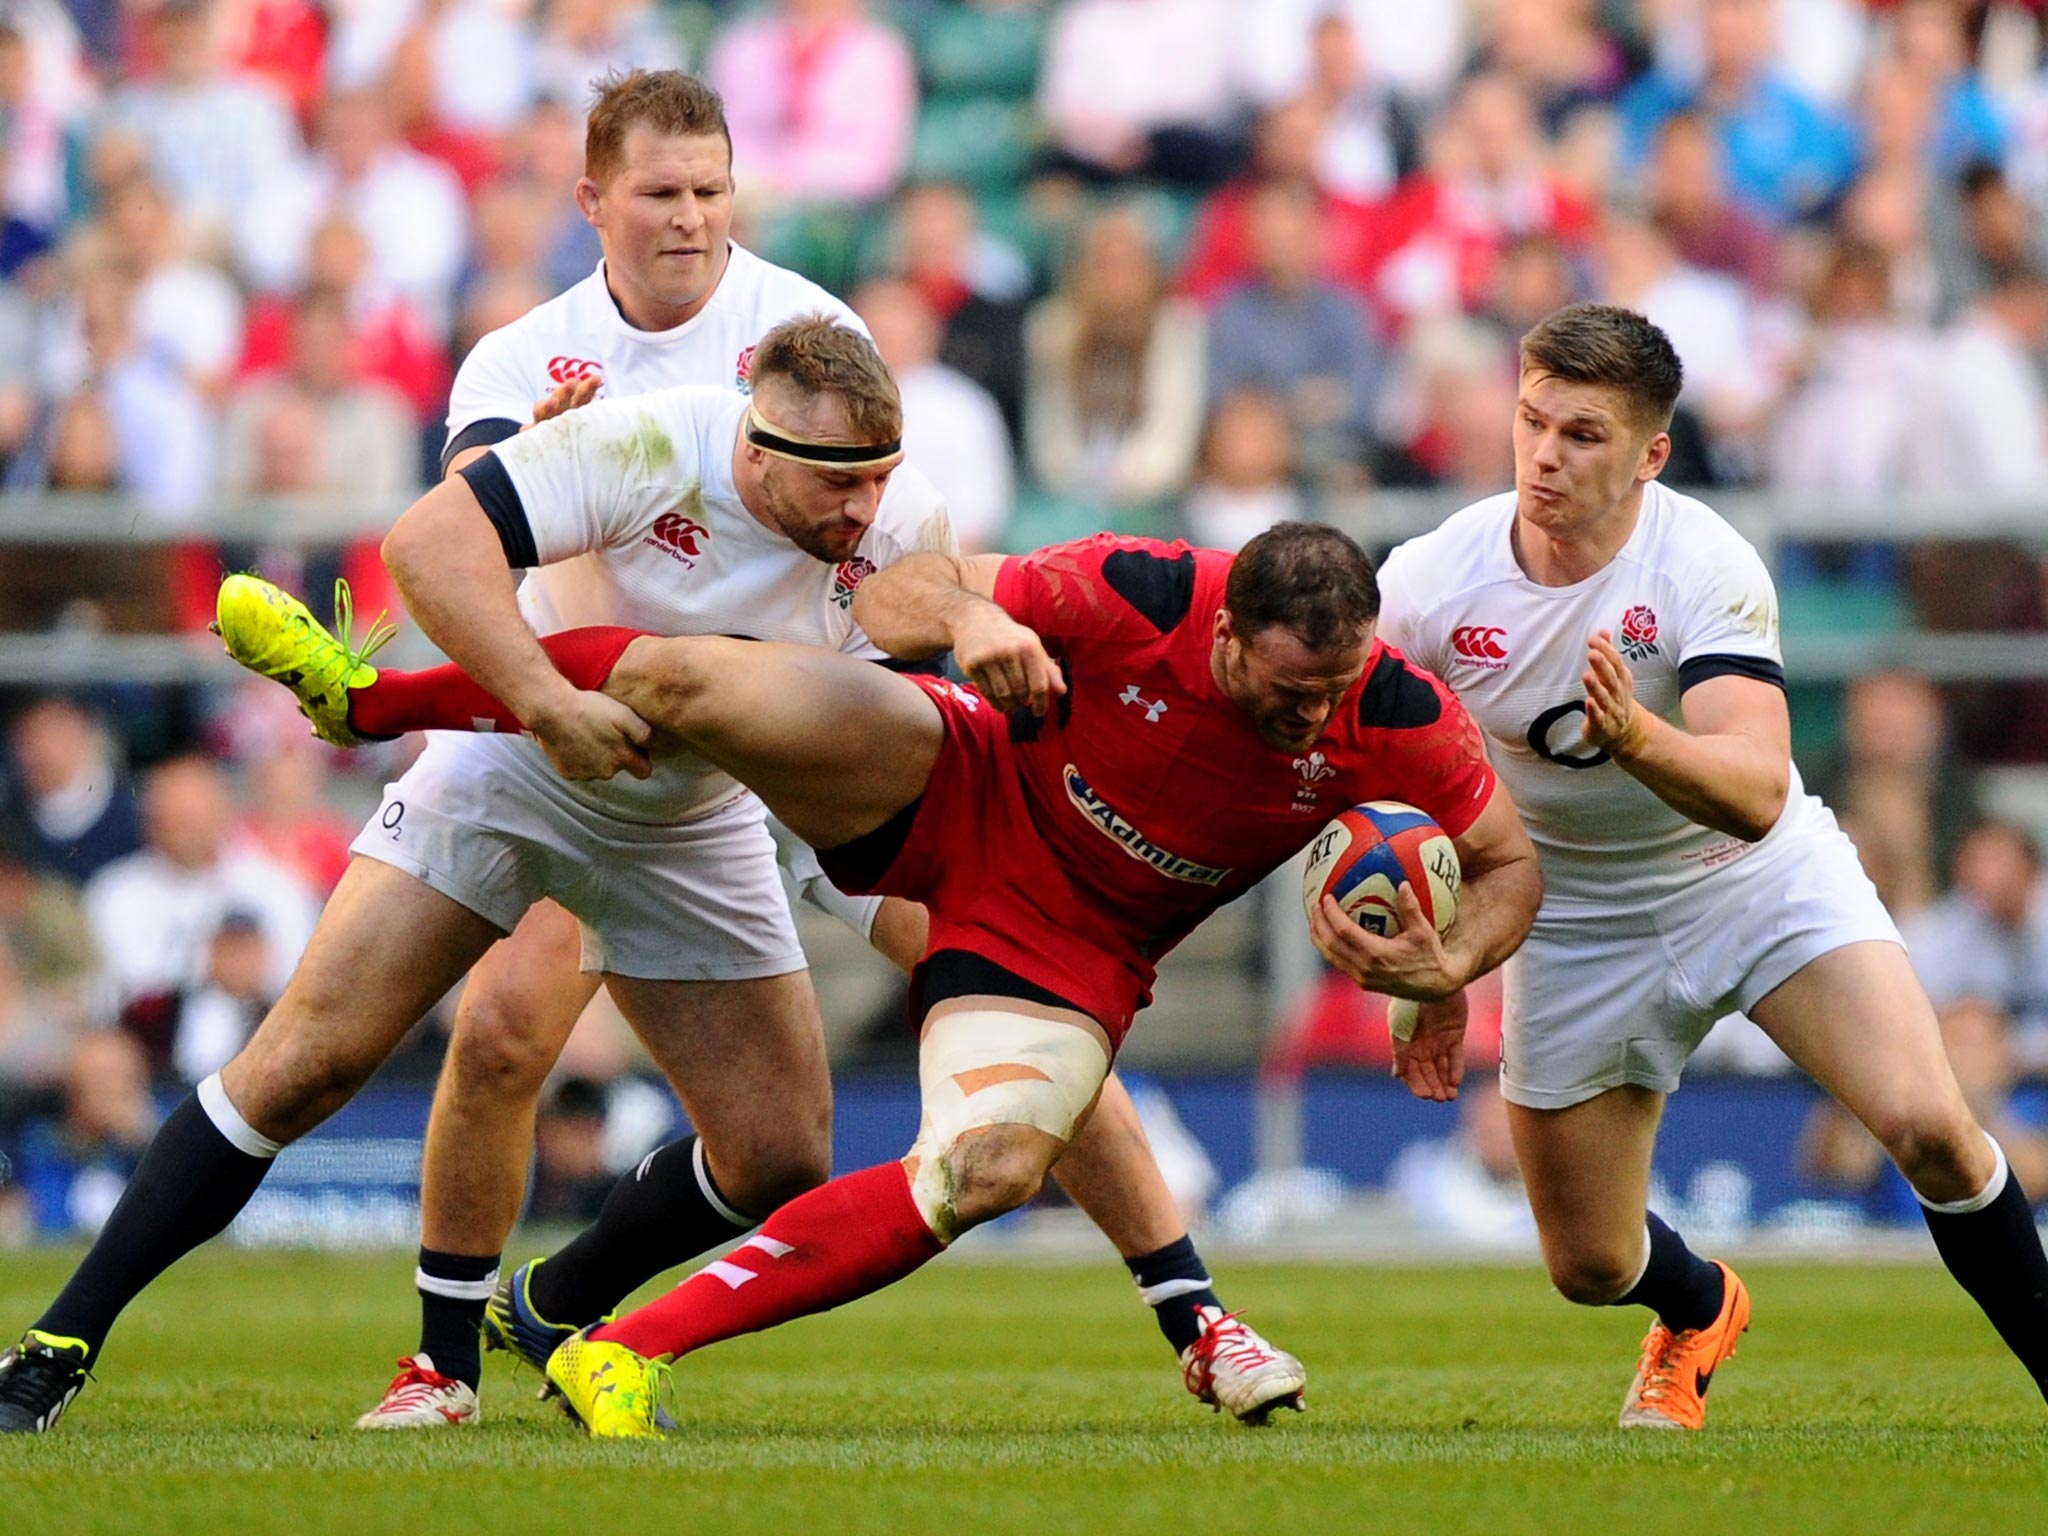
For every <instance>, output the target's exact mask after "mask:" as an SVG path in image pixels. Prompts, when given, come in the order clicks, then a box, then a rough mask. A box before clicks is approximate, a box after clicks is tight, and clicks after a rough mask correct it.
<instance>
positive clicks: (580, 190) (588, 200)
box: [576, 176, 604, 229]
mask: <svg viewBox="0 0 2048 1536" xmlns="http://www.w3.org/2000/svg"><path fill="white" fill-rule="evenodd" d="M603 197H604V193H603V192H602V190H601V189H600V188H599V187H598V185H597V183H596V182H594V181H592V180H591V179H590V178H589V177H588V176H583V177H579V178H578V179H577V182H576V207H577V209H578V210H579V211H580V212H581V213H582V215H583V222H584V223H586V224H588V225H589V226H590V227H591V228H592V229H596V228H598V227H599V226H598V218H599V215H600V213H601V212H602V210H603Z"/></svg>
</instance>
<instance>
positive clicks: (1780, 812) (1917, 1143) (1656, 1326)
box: [1317, 305, 2048, 1429]
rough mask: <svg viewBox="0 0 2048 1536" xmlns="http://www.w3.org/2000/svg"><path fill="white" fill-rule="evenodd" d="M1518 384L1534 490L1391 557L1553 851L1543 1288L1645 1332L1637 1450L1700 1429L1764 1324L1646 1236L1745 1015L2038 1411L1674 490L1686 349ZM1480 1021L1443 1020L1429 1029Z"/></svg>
mask: <svg viewBox="0 0 2048 1536" xmlns="http://www.w3.org/2000/svg"><path fill="white" fill-rule="evenodd" d="M1521 363H1522V376H1521V397H1520V401H1519V403H1518V404H1517V407H1516V411H1515V421H1514V445H1515V489H1514V490H1513V491H1512V492H1510V493H1508V494H1505V495H1501V496H1495V497H1492V498H1489V499H1488V500H1485V501H1482V502H1479V503H1477V504H1475V505H1473V506H1470V507H1467V508H1466V509H1464V510H1463V511H1461V512H1459V513H1457V514H1455V515H1454V516H1452V517H1451V518H1449V519H1447V520H1446V521H1445V523H1444V524H1443V525H1442V526H1441V527H1440V528H1438V529H1437V530H1435V531H1434V532H1432V533H1428V534H1425V535H1423V536H1422V537H1420V538H1417V539H1414V540H1411V541H1410V542H1409V543H1407V544H1405V545H1403V546H1402V547H1401V548H1400V549H1398V550H1396V551H1395V552H1394V554H1393V555H1392V557H1391V558H1389V560H1388V561H1387V563H1386V566H1385V568H1384V569H1383V570H1382V571H1381V573H1380V585H1381V591H1382V593H1383V603H1384V606H1383V609H1382V614H1381V619H1380V633H1381V635H1382V636H1383V637H1384V638H1385V639H1386V640H1387V642H1388V643H1389V644H1392V645H1395V646H1398V647H1399V648H1400V649H1401V651H1402V652H1403V653H1404V654H1405V655H1406V656H1408V657H1409V659H1411V660H1412V661H1414V662H1416V663H1418V664H1419V665H1421V666H1424V667H1427V668H1429V669H1430V670H1431V671H1433V672H1435V673H1436V674H1437V675H1438V676H1440V677H1441V678H1443V679H1444V680H1445V681H1446V682H1448V683H1449V684H1451V685H1452V686H1453V687H1454V688H1455V689H1456V690H1457V692H1458V696H1459V697H1460V698H1461V699H1462V700H1463V701H1464V703H1465V706H1466V708H1468V709H1469V710H1470V711H1471V712H1472V714H1473V715H1474V716H1475V717H1476V718H1477V719H1478V720H1479V722H1480V724H1481V726H1482V727H1483V728H1484V729H1485V731H1486V733H1487V735H1488V737H1489V739H1490V745H1491V753H1492V757H1493V762H1494V765H1495V767H1496V769H1497V770H1498V771H1499V773H1500V776H1501V779H1502V781H1503V782H1504V783H1506V784H1507V785H1508V787H1509V788H1510V789H1511V790H1512V792H1513V794H1514V797H1515V800H1516V803H1517V805H1518V806H1519V807H1520V809H1521V813H1522V816H1523V818H1524V820H1525V821H1526V822H1527V824H1528V827H1529V832H1530V836H1531V839H1532V840H1533V841H1534V843H1535V845H1536V849H1537V853H1538V857H1539V861H1540V863H1541V866H1542V870H1543V877H1544V897H1543V904H1542V907H1541V910H1540V911H1539V913H1538V916H1537V919H1536V924H1535V927H1534V929H1533V930H1532V931H1531V933H1530V935H1529V938H1528V940H1527V942H1526V943H1525V944H1524V945H1523V946H1522V949H1521V951H1520V952H1519V953H1518V954H1517V955H1515V957H1514V958H1513V959H1511V960H1510V961H1509V962H1508V964H1507V970H1506V986H1507V1006H1506V1019H1505V1026H1504V1029H1505V1036H1504V1039H1503V1043H1502V1051H1501V1089H1502V1093H1503V1095H1504V1096H1505V1097H1506V1099H1507V1100H1508V1104H1509V1114H1510V1118H1511V1124H1512V1126H1513V1131H1514V1141H1515V1151H1516V1155H1517V1157H1518V1159H1519V1160H1520V1163H1521V1168H1522V1175H1523V1179H1524V1181H1525V1183H1526V1185H1527V1187H1528V1192H1529V1199H1530V1203H1531V1205H1532V1206H1533V1207H1534V1209H1535V1213H1536V1220H1537V1226H1538V1229H1539V1231H1540V1233H1541V1237H1542V1244H1543V1253H1544V1258H1545V1261H1546V1263H1547V1264H1548V1266H1549V1270H1550V1277H1551V1280H1552V1281H1553V1283H1555V1285H1556V1286H1557V1288H1558V1290H1559V1291H1561V1292H1562V1293H1563V1294H1564V1295H1565V1297H1566V1298H1567V1299H1569V1300H1571V1301H1574V1302H1578V1303H1580V1304H1582V1305H1588V1306H1616V1305H1640V1306H1646V1307H1648V1308H1650V1309H1651V1310H1652V1312H1654V1313H1655V1314H1656V1318H1655V1321H1654V1322H1653V1324H1652V1326H1651V1328H1650V1331H1649V1335H1648V1337H1647V1338H1646V1339H1645V1340H1644V1342H1643V1346H1642V1351H1641V1356H1640V1359H1639V1361H1638V1365H1637V1370H1636V1376H1635V1380H1634V1382H1633V1383H1632V1384H1631V1386H1630V1387H1629V1390H1628V1393H1627V1395H1626V1398H1625V1400H1624V1403H1623V1406H1622V1412H1621V1422H1622V1424H1623V1425H1624V1426H1629V1427H1644V1428H1676V1429H1698V1428H1700V1427H1701V1425H1702V1424H1703V1423H1704V1420H1705V1412H1706V1404H1705V1398H1706V1392H1707V1387H1708V1383H1709V1382H1710V1380H1711V1379H1712V1377H1713V1374H1714V1371H1715V1369H1716V1368H1717V1367H1718V1366H1719V1365H1720V1363H1721V1362H1722V1361H1723V1360H1725V1359H1726V1358H1727V1357H1728V1356H1729V1355H1731V1354H1733V1353H1734V1351H1735V1345H1736V1341H1737V1338H1738V1337H1739V1335H1740V1334H1741V1333H1742V1331H1743V1329H1744V1328H1746V1327H1747V1326H1748V1323H1749V1316H1750V1301H1749V1296H1748V1293H1747V1291H1746V1290H1745V1288H1744V1286H1743V1284H1742V1281H1741V1280H1740V1279H1738V1278H1737V1277H1736V1275H1735V1274H1734V1272H1733V1271H1732V1270H1730V1269H1729V1268H1728V1266H1727V1265H1726V1264H1723V1263H1720V1262H1719V1261H1709V1260H1705V1259H1702V1258H1700V1257H1698V1256H1697V1255H1695V1254H1693V1253H1692V1252H1691V1251H1690V1250H1689V1249H1688V1248H1687V1247H1686V1245H1685V1243H1684V1241H1683V1240H1682V1239H1681V1238H1680V1237H1679V1235H1678V1234H1677V1233H1676V1232H1674V1231H1673V1230H1672V1229H1671V1228H1670V1227H1669V1226H1667V1225H1666V1224H1665V1223H1664V1222H1663V1221H1661V1220H1660V1219H1659V1218H1658V1217H1657V1216H1655V1215H1654V1214H1651V1213H1649V1211H1648V1209H1647V1204H1648V1189H1649V1178H1650V1162H1651V1153H1652V1150H1653V1148H1654V1145H1655V1141H1656V1134H1657V1122H1658V1119H1659V1117H1660V1115H1661V1113H1662V1111H1663V1105H1664V1098H1665V1095H1667V1094H1669V1093H1671V1092H1672V1091H1674V1090H1675V1089H1676V1088H1677V1087H1678V1084H1679V1077H1680V1074H1681V1073H1682V1071H1683V1069H1684V1066H1685V1061H1686V1058H1687V1056H1688V1055H1689V1054H1690V1053H1691V1052H1692V1050H1693V1048H1694V1047H1695V1046H1697V1045H1698V1044H1699V1042H1700V1040H1701V1038H1702V1037H1703V1036H1704V1035H1705V1034H1706V1032H1707V1030H1708V1028H1709V1027H1711V1025H1712V1024H1713V1022H1714V1020H1715V1019H1716V1018H1718V1017H1721V1016H1722V1015H1724V1014H1727V1013H1730V1012H1733V1011H1736V1010H1738V1009H1739V1010H1741V1011H1743V1012H1745V1013H1747V1014H1748V1015H1749V1016H1750V1017H1751V1018H1752V1019H1754V1020H1755V1021H1756V1022H1757V1023H1758V1024H1759V1025H1760V1026H1761V1027H1762V1028H1763V1029H1764V1030H1765V1031H1766V1032H1767V1033H1768V1034H1769V1035H1770V1036H1771V1038H1772V1039H1773V1040H1775V1041H1776V1042H1777V1043H1778V1045H1779V1046H1780V1047H1782V1048H1783V1049H1784V1051H1785V1053H1786V1054H1787V1055H1788V1056H1790V1057H1791V1058H1792V1060H1793V1061H1795V1062H1796V1063H1798V1064H1799V1066H1800V1067H1802V1068H1803V1069H1804V1070H1805V1071H1807V1072H1808V1073H1809V1074H1811V1075H1812V1077H1813V1078H1814V1080H1815V1081H1817V1082H1818V1083H1819V1084H1820V1085H1821V1086H1822V1087H1824V1088H1826V1089H1827V1090H1828V1091H1829V1092H1830V1093H1832V1094H1833V1095H1834V1096H1835V1097H1836V1098H1837V1099H1839V1100H1840V1101H1841V1103H1842V1104H1843V1105H1844V1106H1845V1107H1846V1108H1847V1109H1849V1110H1850V1111H1851V1112H1852V1113H1853V1114H1855V1115H1856V1117H1857V1118H1858V1119H1859V1120H1861V1121H1862V1123H1863V1124H1864V1125H1865V1126H1867V1127H1868V1128H1869V1129H1870V1132H1871V1134H1872V1135H1874V1136H1875V1137H1877V1139H1878V1140H1879V1141H1880V1142H1882V1143H1883V1144H1884V1147H1885V1149H1886V1151H1887V1152H1889V1153H1890V1154H1891V1156H1892V1158H1893V1159H1894V1161H1896V1162H1897V1164H1898V1165H1899V1168H1900V1170H1901V1171H1902V1172H1903V1173H1904V1174H1905V1176H1906V1178H1907V1179H1908V1180H1909V1181H1910V1182H1911V1184H1912V1186H1913V1188H1914V1190H1915V1191H1916V1192H1917V1193H1918V1195H1919V1197H1920V1201H1921V1204H1922V1207H1923V1209H1924V1212H1925V1215H1926V1218H1927V1225H1928V1227H1929V1229H1930V1230H1931V1231H1932V1233H1933V1235H1934V1241H1935V1246H1936V1247H1937V1248H1938V1249H1939V1251H1940V1253H1941V1256H1942V1258H1943V1260H1944V1261H1945V1262H1946V1263H1947V1265H1948V1267H1949V1269H1950V1271H1951V1272H1952V1273H1953V1274H1954V1275H1955V1277H1956V1279H1957V1280H1958V1281H1959V1282H1960V1283H1961V1284H1962V1286H1963V1288H1964V1289H1965V1290H1966V1291H1968V1292H1969V1294H1970V1295H1971V1296H1972V1297H1973V1298H1974V1299H1975V1300H1976V1301H1977V1303H1978V1305H1979V1306H1980V1307H1982V1308H1983V1310H1984V1312H1985V1314H1986V1316H1988V1317H1989V1318H1990V1320H1991V1322H1992V1324H1993V1325H1994V1326H1995V1327H1996V1328H1997V1330H1998V1332H1999V1333H2000V1335H2001V1336H2002V1337H2003V1338H2004V1339H2005V1341H2006V1343H2007V1344H2008V1345H2009V1346H2010V1347H2011V1349H2012V1350H2013V1352H2014V1353H2015V1354H2016V1355H2018V1356H2019V1358H2020V1361H2021V1363H2022V1364H2023V1365H2025V1367H2026V1368H2027V1370H2028V1371H2029V1372H2030V1373H2032V1375H2033V1378H2034V1380H2035V1383H2036V1384H2037V1385H2038V1386H2041V1387H2042V1389H2043V1391H2044V1392H2048V1260H2044V1258H2043V1255H2042V1249H2041V1243H2040V1239H2039V1238H2038V1236H2037V1235H2036V1233H2035V1229H2034V1224H2033V1219H2032V1217H2031V1215H2030V1213H2029V1210H2028V1205H2027V1199H2026V1196H2025V1194H2024V1193H2023V1192H2022V1191H2021V1189H2020V1187H2019V1184H2018V1182H2017V1180H2015V1179H2014V1178H2013V1177H2012V1175H2011V1173H2010V1171H2009V1170H2008V1169H2007V1167H2006V1163H2005V1158H2004V1155H2003V1153H2002V1152H2000V1150H1999V1148H1998V1146H1997V1145H1996V1143H1995V1142H1993V1141H1992V1139H1991V1138H1990V1137H1989V1136H1988V1135H1987V1134H1986V1133H1985V1131H1984V1130H1983V1128H1982V1127H1981V1126H1980V1125H1978V1123H1977V1122H1976V1120H1975V1119H1973V1118H1972V1116H1971V1114H1970V1111H1969V1110H1968V1109H1967V1108H1966V1107H1965V1105H1964V1102H1963V1096H1962V1093H1961V1091H1960V1090H1959V1089H1958V1088H1957V1086H1956V1080H1955V1077H1954V1075H1953V1073H1952V1072H1951V1071H1950V1069H1949V1064H1948V1059H1947V1057H1946V1055H1945V1054H1944V1052H1943V1049H1942V1044H1941V1037H1940V1034H1939V1032H1938V1030H1937V1028H1936V1025H1935V1019H1934V1012H1933V1010H1932V1008H1931V1007H1930V1006H1929V1004H1928V1002H1927V999H1926V997H1925V995H1924V994H1923V993H1922V991H1921V989H1920V986H1919V984H1918V982H1917V981H1916V980H1915V979H1914V975H1913V971H1912V969H1911V967H1910V966H1909V965H1908V964H1907V961H1906V953H1905V950H1904V948H1903V946H1902V945H1901V944H1900V941H1899V936H1898V932H1897V930H1896V929H1895V928H1894V927H1893V926H1892V922H1891V919H1890V918H1889V917H1888V916H1887V915H1886V913H1885V910H1884V908H1883V906H1882V905H1881V904H1880V903H1879V901H1878V899H1877V893H1876V891H1875V890H1874V889H1873V888H1872V886H1871V884H1870V881H1869V880H1868V879H1867V878H1866V877H1865V875H1864V873H1863V870H1862V867H1861V865H1860V864H1859V863H1858V860H1857V856H1856V851H1855V849H1854V848H1853V847H1852V846H1851V845H1850V843H1849V841H1848V839H1847V837H1845V836H1844V835H1843V833H1842V832H1841V830H1840V829H1839V828H1838V827H1837V826H1836V824H1835V818H1834V816H1833V815H1832V814H1831V813H1830V812H1829V810H1828V809H1827V807H1826V806H1825V805H1823V804H1822V803H1821V802H1820V801H1819V800H1818V799H1816V798H1814V797H1813V796H1812V795H1809V794H1808V793H1807V792H1806V790H1805V789H1804V787H1803V786H1802V785H1801V783H1800V779H1799V773H1798V770H1797V769H1796V768H1795V767H1794V766H1793V764H1792V755H1791V731H1790V724H1789V720H1788V716H1787V712H1786V703H1785V692H1784V668H1783V662H1782V657H1781V655H1780V653H1779V646H1778V608H1777V596H1776V593H1775V591H1774V589H1773V587H1772V584H1771V579H1770V576H1769V574H1768V573H1767V572H1766V570H1765V568H1764V564H1763V561H1762V560H1761V558H1759V556H1758V555H1757V553H1756V551H1755V549H1753V548H1752V547H1751V546H1750V545H1749V544H1748V543H1747V542H1746V541H1745V540H1744V539H1743V538H1742V537H1741V536H1740V535H1739V534H1737V533H1736V532H1735V530H1734V529H1732V528H1731V527H1729V525H1728V524H1727V523H1725V522H1723V521H1722V520H1721V518H1720V517H1719V516H1717V515H1716V514H1715V513H1714V512H1713V510H1712V509H1711V508H1709V507H1707V506H1706V505H1704V504H1703V503H1701V502H1699V501H1696V500H1694V499H1692V498H1691V497H1687V496H1681V495H1678V494H1677V493H1675V492H1673V491H1670V490H1668V489H1666V488H1665V487H1664V486H1662V485H1660V484H1658V483H1657V476H1658V474H1659V472H1660V471H1661V470H1662V469H1663V467H1664V463H1665V460H1666V458H1667V457H1668V455H1669V452H1670V438H1669V437H1668V435H1667V432H1666V429H1667V428H1668V426H1669V424H1670V420H1671V411H1672V406H1673V403H1674V402H1675V401H1676V399H1677V397H1678V391H1679V384H1680V368H1679V362H1678V358H1677V356H1676V354H1675V353H1674V352H1673V350H1672V348H1671V345H1670V342H1669V341H1668V339H1667V338H1666V337H1665V335H1664V333H1663V332H1662V331H1660V330H1659V329H1657V327H1655V326H1654V325H1652V324H1650V323H1649V322H1648V321H1647V320H1645V319H1643V318H1642V317H1641V316H1640V315H1637V314H1634V313H1632V312H1630V311H1628V310H1623V309H1618V308H1613V307H1610V306H1605V305H1576V306H1573V307H1571V308H1568V309H1564V310H1560V311H1558V312H1557V313H1555V314H1553V315H1551V316H1550V317H1548V318H1547V319H1545V320H1544V321H1543V322H1542V323H1540V324H1539V325H1537V326H1536V327H1535V328H1534V329H1533V330H1531V331H1530V332H1529V334H1528V335H1527V336H1525V337H1524V338H1523V339H1522V348H1521ZM1331 915H1332V914H1330V913H1327V912H1326V913H1325V914H1323V918H1325V919H1327V918H1328V917H1329V916H1331ZM1317 928H1318V931H1319V933H1320V934H1322V935H1323V936H1324V937H1325V938H1327V939H1329V940H1331V941H1333V942H1336V943H1338V944H1339V945H1340V946H1341V944H1343V943H1344V942H1345V941H1346V940H1345V936H1344V934H1343V933H1342V932H1341V931H1340V930H1339V929H1338V928H1337V927H1336V926H1335V925H1334V924H1331V923H1329V922H1327V921H1318V923H1317ZM1463 1024H1464V1014H1463V1006H1462V1000H1454V1001H1452V1002H1450V1003H1447V1004H1441V1005H1425V1006H1424V1007H1423V1008H1422V1009H1421V1010H1420V1018H1419V1021H1418V1023H1417V1025H1416V1027H1417V1028H1418V1029H1421V1030H1435V1029H1452V1030H1461V1029H1462V1028H1463Z"/></svg>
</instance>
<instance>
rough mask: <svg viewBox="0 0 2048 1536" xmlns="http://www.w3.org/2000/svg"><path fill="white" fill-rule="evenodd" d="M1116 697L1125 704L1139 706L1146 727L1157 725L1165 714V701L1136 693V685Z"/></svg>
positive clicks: (1133, 684)
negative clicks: (1141, 709)
mask: <svg viewBox="0 0 2048 1536" xmlns="http://www.w3.org/2000/svg"><path fill="white" fill-rule="evenodd" d="M1117 697H1118V698H1120V699H1122V700H1123V701H1124V702H1125V703H1126V704H1136V705H1139V706H1141V707H1142V708H1143V709H1144V711H1145V721H1146V723H1147V724H1148V725H1157V724H1158V723H1159V717H1160V716H1161V715H1163V714H1165V713H1166V700H1164V699H1148V698H1146V697H1145V696H1144V695H1143V694H1142V693H1140V692H1138V685H1137V684H1136V683H1132V684H1131V685H1130V686H1129V687H1128V688H1126V689H1124V691H1123V692H1122V693H1120V694H1118V695H1117Z"/></svg>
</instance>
